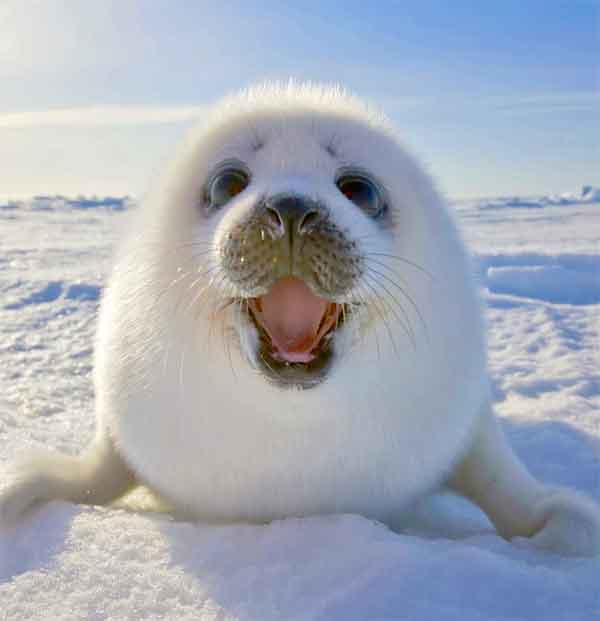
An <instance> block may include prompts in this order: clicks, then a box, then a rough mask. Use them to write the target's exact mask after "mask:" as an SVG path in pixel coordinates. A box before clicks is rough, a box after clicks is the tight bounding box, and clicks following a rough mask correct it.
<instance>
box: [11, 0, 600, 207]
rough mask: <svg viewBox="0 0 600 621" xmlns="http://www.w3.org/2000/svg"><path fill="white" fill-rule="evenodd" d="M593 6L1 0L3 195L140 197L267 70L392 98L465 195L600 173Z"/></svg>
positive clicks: (532, 189) (414, 139) (599, 46)
mask: <svg viewBox="0 0 600 621" xmlns="http://www.w3.org/2000/svg"><path fill="white" fill-rule="evenodd" d="M599 11H600V9H599V5H598V3H597V2H596V1H595V0H563V1H558V0H545V1H543V2H542V1H538V0H521V1H520V2H515V1H513V0H503V1H502V2H494V1H492V0H486V1H482V2H475V1H474V0H471V1H469V2H467V1H463V0H453V1H452V2H450V1H444V2H442V1H435V0H420V1H419V2H412V1H410V0H409V1H404V2H401V1H399V2H386V1H380V2H373V3H366V2H355V1H345V2H336V3H334V2H302V3H294V5H293V6H292V5H291V4H287V3H281V2H261V3H259V4H257V5H253V4H251V3H248V2H239V1H235V2H220V3H218V6H216V3H214V4H213V3H209V2H192V1H191V0H190V1H184V0H171V1H168V2H167V1H165V0H146V1H144V2H142V1H133V0H119V1H110V0H102V1H98V2H74V1H68V0H62V1H58V0H41V1H39V2H38V1H35V0H20V1H13V0H8V1H7V0H4V2H2V3H1V4H0V83H1V84H2V97H1V98H0V181H1V183H2V188H0V193H1V194H2V195H3V196H22V195H30V194H33V193H41V192H51V193H54V192H63V193H69V194H74V193H99V194H106V193H117V194H123V193H134V194H138V195H140V194H143V191H144V188H145V187H146V185H147V183H148V181H149V179H151V177H152V176H153V175H154V174H155V173H156V172H157V171H158V170H160V167H161V165H162V163H164V161H165V160H166V159H167V158H168V157H169V154H170V153H171V152H172V150H173V147H174V146H175V145H176V143H177V141H178V139H179V138H180V137H181V136H182V135H183V134H184V133H185V131H186V129H188V128H189V127H190V125H191V124H192V120H193V119H194V118H196V117H198V116H200V117H201V116H202V111H203V109H205V107H206V106H207V105H209V104H210V103H211V102H213V101H214V100H215V99H217V98H218V97H219V96H221V95H223V94H225V93H227V92H230V91H232V90H237V89H238V88H240V87H243V86H246V85H248V84H250V83H252V82H254V81H256V80H263V79H265V78H277V79H287V78H288V77H290V76H293V77H296V78H300V79H311V80H318V81H326V82H341V83H342V84H344V85H346V86H347V87H349V88H350V89H352V90H354V91H355V92H357V93H358V94H360V95H363V96H366V97H368V98H369V99H371V100H373V101H374V102H375V103H377V104H379V105H380V106H381V107H382V108H383V109H384V110H385V111H386V112H387V113H388V115H389V116H390V117H391V118H392V119H393V121H394V122H395V123H396V125H397V126H398V127H399V129H400V133H401V135H402V137H403V139H404V141H405V142H406V144H407V145H409V146H410V147H411V148H412V150H413V152H415V153H416V154H417V155H418V156H420V158H421V159H422V160H423V161H424V162H425V163H426V165H427V167H428V169H429V171H430V172H431V174H432V175H433V176H434V177H435V178H436V179H437V180H438V183H439V185H440V186H441V188H442V190H444V191H445V192H446V193H447V194H449V195H450V196H453V197H468V196H486V195H487V196H489V195H496V194H517V193H520V194H535V193H545V192H561V191H566V190H571V189H574V188H576V187H578V186H579V185H581V184H584V183H592V184H600V147H599V146H598V144H599V141H598V138H599V137H600V94H599V82H598V80H599V62H600V61H599V59H600V54H599V52H600V39H599V37H600V25H599V19H600V16H599Z"/></svg>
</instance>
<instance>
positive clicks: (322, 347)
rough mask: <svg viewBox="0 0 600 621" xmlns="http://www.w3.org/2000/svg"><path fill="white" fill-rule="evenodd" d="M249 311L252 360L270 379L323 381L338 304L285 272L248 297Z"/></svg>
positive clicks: (310, 384)
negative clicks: (254, 334)
mask: <svg viewBox="0 0 600 621" xmlns="http://www.w3.org/2000/svg"><path fill="white" fill-rule="evenodd" d="M248 312H249V315H250V318H251V320H252V322H253V323H254V325H255V327H256V328H257V330H258V334H259V341H258V351H257V352H256V359H257V362H258V364H259V365H260V366H261V367H262V370H263V372H264V373H265V374H266V376H267V377H268V378H269V379H271V380H273V381H275V382H276V383H278V384H281V385H285V386H290V387H292V386H294V387H300V388H311V387H314V386H316V385H318V384H319V383H321V382H322V381H323V379H324V378H325V377H326V375H327V372H328V370H329V368H330V366H331V362H332V359H333V347H332V342H333V338H332V337H333V334H334V332H335V330H336V329H337V328H338V327H339V325H340V324H341V323H342V318H343V317H342V305H341V304H338V303H336V302H331V301H329V300H327V299H325V298H323V297H321V296H319V295H316V294H315V293H313V291H312V290H311V289H310V287H309V286H308V285H307V284H306V283H305V282H304V281H303V280H301V279H300V278H295V277H291V276H288V277H285V278H281V279H279V280H277V281H276V282H275V283H274V284H273V285H272V286H271V288H270V289H269V291H268V292H267V293H266V294H265V295H262V296H260V297H256V298H250V299H249V300H248Z"/></svg>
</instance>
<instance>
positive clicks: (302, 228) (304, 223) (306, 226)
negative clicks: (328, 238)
mask: <svg viewBox="0 0 600 621" xmlns="http://www.w3.org/2000/svg"><path fill="white" fill-rule="evenodd" d="M320 219H321V214H320V213H319V212H318V211H317V210H316V209H312V210H311V211H307V212H306V213H305V214H304V216H303V217H302V218H301V220H300V222H299V223H298V232H299V233H306V232H308V231H310V229H312V228H313V227H314V226H315V224H317V222H318V221H319V220H320Z"/></svg>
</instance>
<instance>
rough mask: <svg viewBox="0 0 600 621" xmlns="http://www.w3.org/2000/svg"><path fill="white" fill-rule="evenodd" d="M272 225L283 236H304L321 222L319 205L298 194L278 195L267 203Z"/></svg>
mask: <svg viewBox="0 0 600 621" xmlns="http://www.w3.org/2000/svg"><path fill="white" fill-rule="evenodd" d="M265 210H266V212H267V217H268V219H269V221H270V222H271V224H272V225H273V226H274V227H275V228H276V230H277V231H278V233H279V234H280V235H281V236H283V235H286V234H287V235H304V234H306V233H307V232H308V231H310V230H311V229H312V228H313V227H314V226H315V224H317V222H319V221H320V220H321V217H322V210H321V208H320V206H319V204H318V203H316V202H315V201H313V200H312V199H310V198H308V197H307V196H300V195H296V194H278V195H277V196H273V197H271V198H269V199H268V200H267V201H266V202H265Z"/></svg>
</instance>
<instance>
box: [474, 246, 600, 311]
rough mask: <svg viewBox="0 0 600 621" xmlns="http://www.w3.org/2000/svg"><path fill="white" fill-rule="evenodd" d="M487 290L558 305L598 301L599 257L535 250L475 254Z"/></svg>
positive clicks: (599, 301) (594, 302) (599, 291)
mask: <svg viewBox="0 0 600 621" xmlns="http://www.w3.org/2000/svg"><path fill="white" fill-rule="evenodd" d="M475 259H476V262H477V264H478V266H479V276H480V280H481V282H482V284H483V285H484V286H485V287H486V288H487V290H488V292H489V293H492V294H504V295H511V296H515V297H520V298H529V299H534V300H542V301H546V302H553V303H558V304H574V305H581V304H599V303H600V256H598V255H592V254H573V253H571V254H560V255H542V254H536V253H526V252H525V253H513V254H502V253H499V254H489V255H482V254H479V255H476V257H475Z"/></svg>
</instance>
